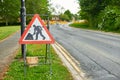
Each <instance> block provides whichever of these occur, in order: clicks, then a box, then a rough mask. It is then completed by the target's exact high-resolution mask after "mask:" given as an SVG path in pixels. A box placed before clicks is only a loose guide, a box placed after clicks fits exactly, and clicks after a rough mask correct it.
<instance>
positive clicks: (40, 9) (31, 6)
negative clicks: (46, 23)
mask: <svg viewBox="0 0 120 80" xmlns="http://www.w3.org/2000/svg"><path fill="white" fill-rule="evenodd" d="M49 6H50V5H49V2H48V0H26V13H27V14H36V13H37V14H40V15H41V17H42V18H45V16H42V15H48V14H50V11H49Z"/></svg>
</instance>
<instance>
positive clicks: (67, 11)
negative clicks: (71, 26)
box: [64, 10, 73, 21]
mask: <svg viewBox="0 0 120 80" xmlns="http://www.w3.org/2000/svg"><path fill="white" fill-rule="evenodd" d="M64 14H65V15H67V16H68V17H69V21H70V20H72V16H73V15H72V13H71V12H70V11H69V10H66V11H65V12H64Z"/></svg>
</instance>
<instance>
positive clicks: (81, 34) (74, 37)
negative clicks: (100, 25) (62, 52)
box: [50, 24, 120, 80]
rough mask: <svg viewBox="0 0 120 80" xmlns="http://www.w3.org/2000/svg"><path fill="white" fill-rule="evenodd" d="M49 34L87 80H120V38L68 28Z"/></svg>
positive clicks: (53, 30)
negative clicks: (68, 54)
mask: <svg viewBox="0 0 120 80" xmlns="http://www.w3.org/2000/svg"><path fill="white" fill-rule="evenodd" d="M50 32H51V33H52V35H53V37H54V38H55V40H56V41H57V42H58V43H60V44H61V45H62V46H63V47H64V48H65V49H66V50H67V51H68V52H69V53H70V54H71V55H72V56H73V57H74V58H75V59H76V60H77V61H78V62H79V65H78V66H79V67H80V69H81V70H82V72H84V73H85V75H84V77H85V78H87V79H88V80H120V35H118V34H111V33H105V32H100V31H90V30H83V29H77V28H72V27H69V26H68V25H67V24H66V25H51V28H50Z"/></svg>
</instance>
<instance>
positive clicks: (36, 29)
mask: <svg viewBox="0 0 120 80" xmlns="http://www.w3.org/2000/svg"><path fill="white" fill-rule="evenodd" d="M33 27H34V33H33V35H36V39H35V40H38V35H39V34H40V36H41V37H42V38H43V40H45V36H44V35H43V34H42V27H41V26H36V25H33Z"/></svg>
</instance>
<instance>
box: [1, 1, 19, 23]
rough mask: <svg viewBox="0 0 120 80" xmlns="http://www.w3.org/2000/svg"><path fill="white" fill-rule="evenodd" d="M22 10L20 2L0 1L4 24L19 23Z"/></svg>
mask: <svg viewBox="0 0 120 80" xmlns="http://www.w3.org/2000/svg"><path fill="white" fill-rule="evenodd" d="M19 10H20V1H18V0H3V2H2V1H0V18H1V21H2V22H6V25H8V23H13V22H16V21H18V17H19Z"/></svg>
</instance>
